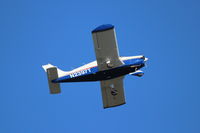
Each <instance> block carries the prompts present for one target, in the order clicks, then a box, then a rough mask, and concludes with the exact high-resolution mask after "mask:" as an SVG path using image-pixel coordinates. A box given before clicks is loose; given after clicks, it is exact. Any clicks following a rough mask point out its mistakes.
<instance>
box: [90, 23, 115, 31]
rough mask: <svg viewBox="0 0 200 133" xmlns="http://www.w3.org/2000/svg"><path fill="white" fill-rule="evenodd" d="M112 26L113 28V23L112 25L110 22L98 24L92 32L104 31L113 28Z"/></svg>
mask: <svg viewBox="0 0 200 133" xmlns="http://www.w3.org/2000/svg"><path fill="white" fill-rule="evenodd" d="M113 28H114V25H112V24H103V25H100V26H98V27H97V28H95V29H94V30H93V31H92V33H95V32H101V31H106V30H110V29H113Z"/></svg>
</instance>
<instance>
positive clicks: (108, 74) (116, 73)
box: [58, 66, 134, 82]
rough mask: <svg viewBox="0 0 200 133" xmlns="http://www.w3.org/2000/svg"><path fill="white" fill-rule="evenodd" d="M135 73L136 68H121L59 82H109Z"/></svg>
mask: <svg viewBox="0 0 200 133" xmlns="http://www.w3.org/2000/svg"><path fill="white" fill-rule="evenodd" d="M133 71H134V68H132V67H130V66H121V67H117V68H114V69H109V70H104V71H98V72H96V73H92V74H87V75H82V76H77V77H73V78H66V79H63V80H60V81H58V82H87V81H102V80H109V79H113V78H116V77H120V76H123V75H126V74H129V73H130V72H133Z"/></svg>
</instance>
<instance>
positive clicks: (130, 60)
mask: <svg viewBox="0 0 200 133" xmlns="http://www.w3.org/2000/svg"><path fill="white" fill-rule="evenodd" d="M120 60H121V61H122V62H123V65H121V66H119V67H114V68H112V64H109V62H108V64H107V67H108V68H109V69H107V70H103V71H99V70H98V65H97V62H96V61H93V62H91V63H88V64H86V65H84V66H81V67H79V68H77V69H74V70H72V71H69V72H63V71H62V72H60V73H59V71H58V78H57V79H54V80H52V82H53V83H61V82H86V81H102V80H109V79H113V78H116V77H120V76H124V75H126V74H132V75H135V76H142V75H143V72H142V71H141V70H139V69H141V68H142V67H144V66H145V62H146V61H147V60H148V59H147V58H145V57H144V56H143V55H139V56H128V57H120Z"/></svg>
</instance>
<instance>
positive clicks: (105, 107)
mask: <svg viewBox="0 0 200 133" xmlns="http://www.w3.org/2000/svg"><path fill="white" fill-rule="evenodd" d="M124 104H126V102H124V103H121V104H117V105H111V106H104V107H103V108H104V109H107V108H113V107H118V106H121V105H124Z"/></svg>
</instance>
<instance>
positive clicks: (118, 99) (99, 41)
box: [92, 25, 125, 108]
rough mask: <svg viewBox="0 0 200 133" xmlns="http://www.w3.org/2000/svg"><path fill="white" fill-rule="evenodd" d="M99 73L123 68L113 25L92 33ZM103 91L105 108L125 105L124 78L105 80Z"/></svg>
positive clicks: (100, 27)
mask: <svg viewBox="0 0 200 133" xmlns="http://www.w3.org/2000/svg"><path fill="white" fill-rule="evenodd" d="M92 37H93V41H94V48H95V53H96V59H97V64H98V69H99V71H103V70H107V69H111V68H115V67H118V66H121V65H122V64H123V62H122V61H121V60H120V59H119V52H118V46H117V40H116V35H115V29H114V26H113V25H101V26H99V27H97V28H96V29H94V30H93V31H92ZM100 82H101V91H102V98H103V105H104V108H109V107H114V106H118V105H122V104H125V98H124V88H123V77H119V78H115V79H110V80H104V81H100Z"/></svg>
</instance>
